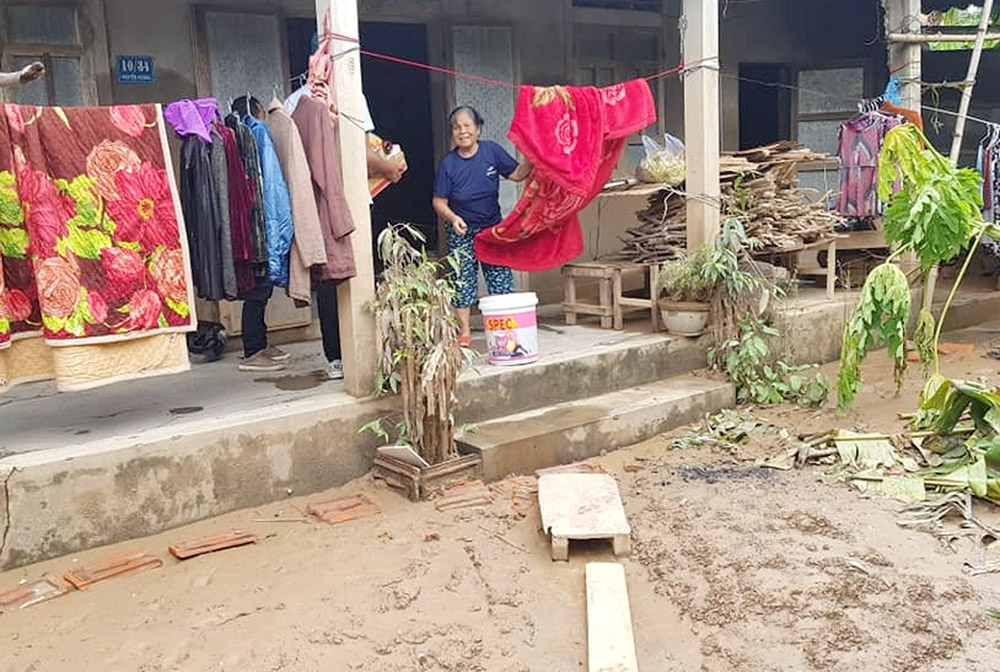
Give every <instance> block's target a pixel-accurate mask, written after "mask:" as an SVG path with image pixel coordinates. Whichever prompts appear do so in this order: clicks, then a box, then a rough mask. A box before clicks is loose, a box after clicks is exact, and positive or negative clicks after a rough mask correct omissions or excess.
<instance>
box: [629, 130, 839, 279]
mask: <svg viewBox="0 0 1000 672" xmlns="http://www.w3.org/2000/svg"><path fill="white" fill-rule="evenodd" d="M825 158H827V157H826V156H825V155H823V154H816V153H814V152H811V151H809V150H807V149H803V147H802V145H801V144H799V143H795V142H778V143H775V144H773V145H767V146H765V147H758V148H756V149H748V150H745V151H741V152H731V153H727V154H724V155H723V156H722V157H720V160H719V180H720V183H721V188H722V213H723V216H734V217H739V219H740V220H741V221H742V222H743V225H744V227H745V228H746V231H747V233H748V234H749V235H750V236H753V237H754V238H757V239H758V240H759V241H760V242H761V244H762V247H761V249H760V250H758V251H756V252H755V254H757V255H769V254H777V253H782V252H794V251H796V250H800V249H802V248H803V247H804V246H805V245H807V244H810V243H816V242H819V241H822V240H829V239H830V238H832V237H833V235H834V227H835V226H836V225H837V224H840V223H841V222H843V218H842V217H841V216H840V215H838V214H837V213H835V212H830V211H829V210H827V207H826V203H827V202H828V201H829V200H830V196H831V194H830V193H827V194H818V193H816V192H815V190H810V189H800V188H798V187H797V186H796V176H797V168H798V166H799V164H801V163H804V162H807V161H817V160H822V159H825ZM691 197H692V198H696V196H691ZM686 198H687V197H686V196H685V195H684V193H683V187H680V188H678V189H677V190H674V189H668V188H664V189H663V190H661V191H658V192H657V193H655V194H653V195H652V196H650V197H649V205H648V206H647V207H646V209H645V210H642V211H640V212H637V213H636V217H637V219H638V224H637V225H636V226H634V227H632V228H630V229H629V230H628V231H626V232H625V235H624V236H623V237H622V242H623V244H624V246H623V248H622V250H621V252H619V253H618V254H616V255H614V258H615V259H616V260H620V261H631V262H656V261H666V260H667V259H673V258H676V257H677V255H678V254H680V253H681V252H683V251H684V250H685V247H686V237H687V212H686V210H687V201H686Z"/></svg>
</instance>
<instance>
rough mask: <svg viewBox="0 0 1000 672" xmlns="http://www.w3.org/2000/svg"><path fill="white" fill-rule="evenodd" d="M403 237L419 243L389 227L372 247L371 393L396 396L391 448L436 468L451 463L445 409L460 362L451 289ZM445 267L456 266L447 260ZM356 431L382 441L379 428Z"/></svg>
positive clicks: (449, 415)
mask: <svg viewBox="0 0 1000 672" xmlns="http://www.w3.org/2000/svg"><path fill="white" fill-rule="evenodd" d="M408 237H409V238H411V239H413V240H416V241H418V243H422V242H423V241H424V238H423V236H422V235H421V234H420V232H419V231H417V230H416V229H414V228H413V227H411V226H408V225H405V224H400V225H393V226H390V227H389V228H387V229H386V230H385V231H383V232H382V234H381V235H380V236H379V239H378V245H379V251H380V254H381V257H382V259H383V261H384V265H385V270H384V273H383V276H382V280H381V282H380V283H379V285H378V288H377V290H376V293H375V300H374V301H373V302H372V305H371V309H372V310H373V311H374V313H375V324H376V328H377V330H378V341H377V346H378V363H377V367H378V368H377V370H376V392H377V393H378V394H384V393H386V392H387V391H391V392H393V393H397V392H398V393H399V394H400V396H401V397H402V403H403V411H402V420H401V421H400V422H399V423H397V432H398V437H399V439H398V440H399V441H401V442H405V443H409V444H412V445H413V446H414V447H415V448H416V449H417V450H418V452H419V453H420V455H421V456H422V457H423V458H424V459H425V460H427V461H428V462H430V463H431V464H437V463H439V462H442V461H444V460H446V459H448V458H450V457H453V456H454V455H455V445H454V438H453V433H454V418H453V409H454V406H455V401H456V399H455V389H456V387H457V384H458V375H459V373H460V372H461V369H462V364H463V361H464V356H463V354H462V348H461V347H460V346H459V345H458V334H459V327H458V322H457V320H456V318H455V313H454V310H453V309H452V303H451V302H452V299H453V298H454V297H455V290H454V287H453V285H452V283H451V281H450V280H449V279H448V277H446V274H445V272H444V271H445V268H444V266H442V264H440V263H438V262H436V261H434V260H432V259H430V258H429V257H428V256H427V253H426V251H424V250H418V249H416V248H415V247H414V246H413V245H412V244H411V243H410V242H409V240H408V239H407V238H408ZM446 263H447V264H448V265H449V266H450V267H451V268H452V269H453V270H454V269H455V268H456V266H457V263H456V261H455V259H453V258H452V257H448V258H447V259H446ZM363 429H367V430H368V431H373V432H375V433H376V434H378V435H379V436H382V437H384V438H385V439H387V438H388V432H387V431H386V430H385V429H384V427H383V426H382V423H381V422H376V423H369V424H368V425H366V426H365V427H364V428H363Z"/></svg>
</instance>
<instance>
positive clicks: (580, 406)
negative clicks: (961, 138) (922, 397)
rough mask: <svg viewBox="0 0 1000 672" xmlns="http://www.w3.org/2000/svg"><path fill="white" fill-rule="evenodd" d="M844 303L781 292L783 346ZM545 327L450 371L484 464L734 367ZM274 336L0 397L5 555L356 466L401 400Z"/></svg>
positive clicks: (100, 538) (968, 302) (523, 456)
mask: <svg viewBox="0 0 1000 672" xmlns="http://www.w3.org/2000/svg"><path fill="white" fill-rule="evenodd" d="M941 291H942V292H943V291H944V290H943V289H942V290H941ZM942 298H943V297H942ZM852 302H853V295H852V294H850V293H844V294H841V295H838V298H837V299H836V300H835V301H826V300H824V299H822V298H821V295H820V294H819V293H816V292H813V291H804V292H803V293H802V294H801V295H799V296H798V297H796V298H795V299H792V300H789V301H788V302H787V303H788V305H787V306H785V307H784V308H783V309H782V311H781V317H780V319H779V323H780V325H781V329H782V332H783V340H784V341H785V344H786V345H787V346H788V349H789V351H790V353H791V355H792V358H793V359H794V360H796V361H801V362H806V361H809V362H816V361H830V360H831V359H833V358H835V357H836V356H837V354H838V352H839V341H840V333H841V330H842V327H843V324H844V320H845V319H846V317H847V315H848V314H849V309H850V307H851V304H852ZM998 312H1000V294H998V293H996V292H992V291H986V290H982V291H974V290H973V291H969V292H965V293H963V295H962V297H961V298H960V300H959V302H958V305H957V306H956V307H955V309H953V312H952V316H953V319H952V320H950V321H949V328H952V329H955V328H963V327H967V326H970V325H973V324H978V323H980V322H982V321H985V320H988V319H991V318H992V316H995V315H997V314H998ZM540 325H541V326H540V334H539V336H540V344H541V349H542V353H543V358H542V360H541V361H540V362H538V363H536V364H534V365H530V366H526V367H515V368H501V367H492V366H489V365H488V364H484V365H477V366H476V367H475V368H474V369H471V370H469V371H467V372H466V373H465V374H464V375H463V377H462V380H461V382H460V389H459V397H460V399H461V406H460V409H459V412H458V418H457V419H458V423H459V424H460V425H465V427H463V429H464V430H465V431H464V436H463V441H464V442H465V443H467V444H469V445H471V446H472V449H474V450H478V451H480V452H481V453H482V455H483V460H484V467H485V471H486V476H487V478H489V479H494V478H502V477H504V476H506V475H508V474H509V473H516V472H520V473H525V472H530V471H532V470H534V469H536V468H538V467H543V466H549V465H551V464H556V463H560V462H568V461H572V460H578V459H584V458H587V457H591V456H594V455H597V454H598V453H600V452H601V451H604V450H612V449H615V448H618V447H621V446H624V445H629V444H632V443H635V442H638V441H641V440H644V439H646V438H649V437H651V436H654V435H656V434H658V433H661V432H664V431H668V430H670V429H673V428H675V427H677V426H680V425H683V424H687V423H689V422H691V421H693V420H695V419H697V418H699V417H702V416H703V415H704V414H705V413H708V412H712V411H715V410H718V409H720V408H722V407H725V406H728V405H731V404H732V403H733V390H732V387H731V386H730V385H729V384H728V383H725V382H719V381H714V380H709V379H705V378H703V377H694V376H690V375H688V374H689V373H690V372H691V371H693V370H696V369H699V368H702V367H703V366H704V363H705V354H706V351H707V347H708V343H707V339H698V340H689V339H679V338H672V337H670V336H667V335H665V334H650V333H646V331H645V327H646V325H645V324H644V323H643V322H641V321H635V322H628V323H626V325H627V326H626V330H625V331H623V332H615V331H609V330H601V329H597V328H594V327H592V326H589V325H583V326H575V327H568V326H565V325H563V324H562V319H561V313H560V312H559V311H558V309H553V308H552V307H547V308H545V309H543V310H542V311H541V316H540ZM479 336H480V339H481V334H480V335H479ZM476 345H477V346H478V347H479V349H482V341H481V340H479V341H478V342H477V343H476ZM284 347H286V348H287V349H288V350H289V351H290V352H291V353H292V355H293V359H292V363H291V366H290V367H289V369H288V370H287V371H285V372H282V373H279V374H271V375H255V374H246V373H240V372H238V371H237V370H236V362H235V357H232V356H230V357H228V358H227V359H224V360H223V361H221V362H217V363H214V364H196V365H194V367H193V370H192V371H191V372H190V373H187V374H182V375H177V376H172V377H165V378H160V379H151V380H145V381H135V382H131V383H126V384H122V385H117V386H111V387H108V388H105V389H98V390H94V391H91V392H86V393H80V394H74V395H68V394H64V395H57V394H56V393H55V390H54V387H53V386H51V385H49V384H44V383H43V384H35V385H29V386H24V387H21V388H17V389H15V390H13V391H12V392H11V393H9V394H7V395H5V396H4V397H3V398H0V427H2V431H0V483H2V484H3V488H2V489H0V549H2V550H0V569H9V568H12V567H16V566H20V565H23V564H27V563H31V562H35V561H38V560H42V559H45V558H50V557H56V556H60V555H64V554H67V553H71V552H74V551H77V550H80V549H84V548H89V547H93V546H97V545H101V544H106V543H113V542H116V541H121V540H125V539H129V538H134V537H139V536H143V535H148V534H151V533H154V532H156V531H160V530H164V529H168V528H170V527H173V526H176V525H180V524H183V523H187V522H191V521H194V520H198V519H201V518H205V517H208V516H212V515H216V514H219V513H223V512H226V511H231V510H235V509H239V508H246V507H251V506H256V505H259V504H262V503H266V502H272V501H276V500H279V499H282V498H284V497H287V496H289V495H302V494H308V493H311V492H318V491H321V490H325V489H328V488H330V487H333V486H336V485H339V484H342V483H345V482H347V481H349V480H350V479H353V478H355V477H357V476H359V475H361V474H364V473H366V472H367V471H368V470H369V468H370V467H371V463H372V458H373V452H374V448H375V446H376V445H377V443H378V441H377V439H376V438H375V437H374V436H370V435H360V434H358V432H357V430H358V428H359V427H360V426H361V425H363V424H364V423H366V422H368V421H370V420H373V419H375V418H378V417H385V416H386V415H390V414H392V412H393V411H394V409H395V407H396V400H395V399H393V398H383V399H361V400H358V399H355V398H352V397H350V396H349V395H347V394H346V393H345V392H344V390H343V388H342V385H341V384H340V383H335V382H329V381H326V380H325V379H324V378H323V376H322V373H321V372H322V368H323V359H322V356H321V355H320V346H319V343H318V342H315V341H311V342H303V343H297V344H292V345H288V346H284Z"/></svg>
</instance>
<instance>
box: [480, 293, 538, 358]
mask: <svg viewBox="0 0 1000 672" xmlns="http://www.w3.org/2000/svg"><path fill="white" fill-rule="evenodd" d="M536 306H538V296H536V295H535V293H534V292H519V293H517V294H497V295H496V296H484V297H483V298H481V299H479V310H480V312H481V313H482V314H483V326H484V327H485V328H486V347H487V348H488V350H489V355H490V364H496V365H497V366H516V365H518V364H529V363H531V362H534V361H536V360H537V359H538V315H537V312H536V310H535V308H536Z"/></svg>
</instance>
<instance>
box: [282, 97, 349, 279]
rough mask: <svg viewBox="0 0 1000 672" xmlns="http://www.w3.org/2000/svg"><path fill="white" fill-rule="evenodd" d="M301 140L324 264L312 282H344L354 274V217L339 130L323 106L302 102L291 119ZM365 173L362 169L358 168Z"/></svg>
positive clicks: (308, 101) (315, 101)
mask: <svg viewBox="0 0 1000 672" xmlns="http://www.w3.org/2000/svg"><path fill="white" fill-rule="evenodd" d="M292 119H293V120H294V121H295V125H296V126H297V127H298V129H299V134H300V135H301V137H302V144H303V147H304V149H305V151H306V160H307V161H308V162H309V170H310V172H311V173H312V182H313V191H314V193H315V195H316V205H317V207H318V209H319V221H320V224H321V226H322V233H323V242H324V244H325V246H326V257H327V263H326V264H324V265H323V266H320V267H313V282H314V286H315V283H316V282H323V281H326V280H344V279H346V278H353V277H354V276H355V274H356V273H357V269H356V267H355V264H354V246H353V244H352V243H351V233H353V232H354V217H353V216H352V215H351V210H350V208H349V207H348V205H347V198H346V197H345V196H344V175H343V172H342V170H341V164H340V129H339V127H338V125H337V124H336V123H335V122H334V121H333V117H331V116H330V111H329V109H328V108H327V106H326V105H324V104H323V103H321V102H319V101H318V100H316V99H314V98H303V99H302V100H301V101H299V104H298V106H296V108H295V114H293V115H292ZM361 170H364V167H362V168H361Z"/></svg>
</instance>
